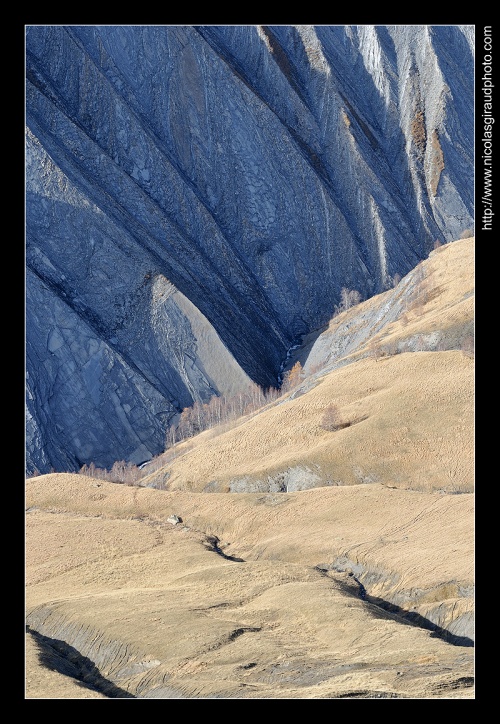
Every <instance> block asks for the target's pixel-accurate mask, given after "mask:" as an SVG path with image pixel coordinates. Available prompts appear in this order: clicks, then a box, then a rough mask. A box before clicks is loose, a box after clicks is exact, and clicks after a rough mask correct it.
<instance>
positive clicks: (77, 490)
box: [26, 239, 474, 699]
mask: <svg viewBox="0 0 500 724" xmlns="http://www.w3.org/2000/svg"><path fill="white" fill-rule="evenodd" d="M472 323H473V239H466V240H461V241H458V242H455V243H454V244H449V245H447V246H445V247H442V248H440V249H438V250H436V251H435V252H433V253H432V254H431V255H430V257H429V259H428V260H426V261H425V262H423V264H422V265H420V266H419V267H417V268H416V269H415V270H413V272H411V273H410V274H409V275H407V277H405V278H404V279H402V280H401V281H400V283H399V284H398V285H397V286H396V287H395V288H393V289H390V290H389V291H387V292H385V293H384V294H382V295H379V296H378V297H375V298H373V299H371V300H368V301H366V302H363V303H362V304H361V305H358V306H357V307H354V308H352V309H349V310H347V311H346V312H344V313H343V314H341V315H339V316H338V317H336V318H335V319H334V320H332V323H331V324H330V325H329V327H328V329H326V330H324V331H323V333H322V334H320V335H319V336H317V337H315V338H314V339H310V340H307V341H305V343H304V346H303V347H302V348H301V349H299V350H297V352H296V355H297V357H296V358H297V359H301V360H302V362H303V364H304V369H305V370H306V372H307V375H306V377H305V379H304V380H303V381H302V382H301V383H300V384H299V386H298V387H297V388H295V389H294V390H292V391H291V392H289V393H288V394H286V395H283V396H282V397H281V398H280V399H278V400H277V401H276V402H274V403H272V404H270V405H268V406H267V407H266V408H265V409H263V410H261V411H259V412H257V413H253V414H252V415H249V416H248V417H246V418H242V419H240V420H239V421H237V423H233V424H232V425H231V426H227V427H226V428H219V429H213V430H207V431H205V432H204V433H202V434H200V435H198V436H197V437H196V438H193V439H191V440H189V441H187V442H185V443H182V444H180V445H178V446H177V447H176V448H175V450H172V451H169V457H170V458H171V459H170V462H168V463H167V464H166V465H164V466H163V467H160V468H159V469H157V470H155V471H154V472H152V473H151V474H150V475H149V476H147V477H146V478H143V479H142V480H141V481H140V485H139V486H132V485H119V484H115V483H110V482H105V481H102V480H98V479H94V478H90V477H86V476H84V475H76V474H63V473H58V474H52V475H43V476H39V477H35V478H32V479H29V480H27V481H26V509H27V512H26V619H27V626H28V630H27V635H26V637H27V644H26V698H30V699H31V698H75V699H79V698H262V699H270V698H276V699H286V698H290V699H298V698H305V699H322V698H409V699H415V698H416V699H418V698H423V699H442V698H463V699H469V698H473V697H474V688H473V682H474V653H473V652H474V649H473V639H474V494H473V483H474V465H473V454H474V444H473V441H474V359H473V355H472V353H471V352H470V346H469V345H464V341H466V340H467V338H468V336H469V335H470V332H471V324H472ZM291 362H293V360H292V361H291ZM330 405H335V407H336V410H337V411H338V413H339V415H340V418H341V424H340V425H338V426H337V429H335V430H331V429H330V430H329V429H325V423H324V418H323V416H324V413H325V410H326V409H327V408H328V407H329V406H330ZM176 516H177V517H176Z"/></svg>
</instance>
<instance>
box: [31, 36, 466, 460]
mask: <svg viewBox="0 0 500 724" xmlns="http://www.w3.org/2000/svg"><path fill="white" fill-rule="evenodd" d="M473 52H474V35H473V27H469V26H466V27H462V26H447V27H443V26H436V27H429V26H395V27H385V26H374V27H372V26H361V27H357V26H318V27H312V26H298V27H295V26H272V27H267V26H234V27H231V26H221V27H218V26H202V27H197V26H179V27H176V26H137V27H135V26H69V27H64V26H27V28H26V73H27V80H26V122H27V136H26V143H27V153H26V160H27V163H26V237H27V244H26V263H27V315H26V331H27V373H28V403H27V407H28V424H27V453H28V454H27V464H28V471H32V470H34V469H35V468H37V469H38V470H40V472H46V471H48V470H49V469H50V468H54V469H56V470H75V469H77V468H78V467H79V466H80V465H81V464H83V463H89V462H95V463H96V464H97V465H98V466H101V467H104V466H109V465H111V464H112V462H113V461H114V460H117V459H122V458H123V459H126V460H130V461H132V462H141V461H143V460H145V459H148V458H150V457H151V456H152V455H154V454H157V453H158V452H160V451H161V450H162V449H163V447H164V436H165V431H166V428H167V427H168V425H169V424H171V422H172V420H173V419H174V418H175V416H176V414H177V413H178V412H179V411H180V410H181V409H182V408H183V407H184V406H186V405H190V404H192V402H193V400H201V401H206V400H207V399H208V398H209V397H210V396H211V395H213V394H225V393H228V392H231V391H234V390H238V389H242V387H244V386H245V385H246V384H247V383H248V381H249V378H251V379H252V380H254V381H255V382H257V383H258V384H260V385H262V386H264V387H268V386H270V385H276V384H277V379H278V375H279V372H280V367H281V365H282V362H283V360H284V359H285V358H286V355H287V351H288V350H289V349H290V348H291V347H292V346H293V345H294V344H295V343H296V342H297V341H298V340H299V339H300V338H301V337H302V336H303V335H305V334H307V333H308V332H310V331H311V330H313V329H318V328H319V327H320V326H321V325H323V324H325V323H326V322H327V321H328V320H329V319H330V317H331V315H332V313H333V310H334V308H335V306H336V305H337V304H338V302H339V295H340V290H341V288H342V287H348V288H350V289H357V290H358V291H359V292H360V293H361V295H362V296H363V298H367V297H369V296H371V295H373V294H375V293H378V292H380V291H382V290H384V289H385V288H387V286H388V285H390V284H391V281H392V278H393V277H394V275H395V274H399V275H400V276H403V275H405V274H406V273H408V271H409V270H411V269H412V268H413V267H414V266H415V265H416V264H417V263H418V262H419V261H420V260H421V259H422V258H424V257H426V256H427V255H428V253H429V251H430V250H431V249H432V246H433V243H434V241H435V240H436V238H439V239H440V240H442V241H451V240H452V239H456V238H458V237H459V236H460V235H461V234H462V232H464V230H466V229H470V228H472V226H473V145H474V144H473ZM193 320H196V321H193ZM208 338H209V339H210V340H213V341H214V345H215V347H216V352H215V354H214V353H213V349H212V343H211V342H210V343H207V339H208ZM209 368H210V369H209ZM226 369H228V370H230V374H225V372H224V371H221V370H226ZM217 370H219V372H217Z"/></svg>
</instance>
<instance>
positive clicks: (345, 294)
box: [334, 287, 361, 316]
mask: <svg viewBox="0 0 500 724" xmlns="http://www.w3.org/2000/svg"><path fill="white" fill-rule="evenodd" d="M360 301H361V294H360V293H359V292H358V291H357V289H347V287H342V289H341V290H340V304H337V306H336V307H335V313H334V316H336V315H337V314H340V313H341V312H345V311H346V310H347V309H350V308H351V307H354V306H355V305H356V304H359V303H360Z"/></svg>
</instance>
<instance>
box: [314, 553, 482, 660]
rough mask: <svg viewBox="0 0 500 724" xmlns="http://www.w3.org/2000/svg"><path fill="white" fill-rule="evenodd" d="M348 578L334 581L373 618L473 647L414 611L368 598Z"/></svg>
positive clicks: (351, 577) (323, 571)
mask: <svg viewBox="0 0 500 724" xmlns="http://www.w3.org/2000/svg"><path fill="white" fill-rule="evenodd" d="M316 570H317V571H318V572H319V573H321V574H322V575H325V576H327V575H328V573H327V571H328V570H334V571H336V572H338V573H345V571H343V570H340V569H337V568H333V569H330V568H328V567H324V566H322V565H319V566H316ZM348 576H349V579H348V581H346V582H344V581H341V580H338V579H336V580H337V583H339V585H340V586H341V588H342V590H343V591H344V593H346V594H347V595H349V596H353V597H355V598H361V599H362V600H363V601H365V603H367V604H369V611H370V614H371V615H372V616H373V617H374V618H384V619H387V618H391V619H393V620H394V621H397V622H398V623H401V624H404V625H406V626H416V627H417V628H423V629H426V630H427V631H430V632H431V634H430V635H431V637H432V638H439V639H441V640H442V641H445V642H446V643H448V644H452V645H453V646H467V647H473V646H474V641H473V639H471V638H469V637H468V636H456V635H455V634H452V633H451V632H450V631H448V630H447V629H444V628H442V627H441V626H438V625H437V624H435V623H433V622H432V621H431V620H430V619H428V618H425V616H421V615H420V614H419V613H416V612H415V611H407V610H406V609H404V608H401V607H400V606H397V605H396V604H395V603H390V602H389V601H386V600H385V599H383V598H379V597H377V596H370V595H369V593H368V592H367V590H366V588H365V587H364V586H363V584H362V583H361V581H359V579H358V578H356V576H355V575H354V574H353V573H349V574H348Z"/></svg>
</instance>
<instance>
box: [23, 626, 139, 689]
mask: <svg viewBox="0 0 500 724" xmlns="http://www.w3.org/2000/svg"><path fill="white" fill-rule="evenodd" d="M26 631H27V633H28V634H30V635H31V636H32V637H33V639H34V641H35V643H36V645H37V648H38V651H39V654H38V656H39V662H40V664H41V665H42V666H45V667H46V668H47V669H50V670H51V671H57V672H58V673H59V674H62V675H63V676H68V677H71V678H72V679H75V680H76V682H77V683H79V685H80V686H81V687H82V688H86V689H92V690H93V691H98V692H100V693H101V694H104V696H107V697H109V698H110V699H135V698H136V697H135V696H133V695H132V694H129V692H128V691H125V690H124V689H120V687H118V686H115V684H113V683H112V682H111V681H109V679H105V678H104V677H103V676H101V673H100V671H99V669H98V668H97V667H96V666H95V665H94V664H93V663H92V661H91V660H90V659H88V658H86V657H85V656H82V655H81V654H80V653H79V652H78V651H77V650H76V649H75V648H73V647H72V646H69V645H68V644H67V643H66V642H65V641H61V640H59V639H52V638H49V637H48V636H43V635H42V634H40V633H38V631H35V630H33V629H32V628H31V627H30V626H29V625H27V626H26Z"/></svg>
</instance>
